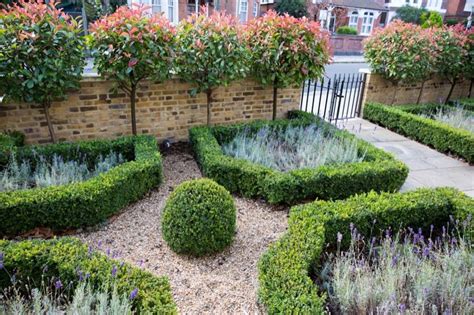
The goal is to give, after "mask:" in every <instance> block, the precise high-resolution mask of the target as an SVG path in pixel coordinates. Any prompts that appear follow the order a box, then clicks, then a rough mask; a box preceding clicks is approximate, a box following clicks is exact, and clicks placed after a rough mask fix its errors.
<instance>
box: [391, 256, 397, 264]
mask: <svg viewBox="0 0 474 315" xmlns="http://www.w3.org/2000/svg"><path fill="white" fill-rule="evenodd" d="M397 264H398V255H393V257H392V267H394V266H396V265H397Z"/></svg>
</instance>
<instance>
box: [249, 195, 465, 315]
mask: <svg viewBox="0 0 474 315" xmlns="http://www.w3.org/2000/svg"><path fill="white" fill-rule="evenodd" d="M473 214H474V200H473V199H472V198H469V197H467V196H466V195H464V194H463V193H461V192H459V191H457V190H455V189H451V188H437V189H419V190H417V191H412V192H408V193H403V194H400V193H395V194H389V193H382V194H376V193H375V192H371V193H368V194H363V195H358V196H353V197H350V198H349V199H346V200H339V201H315V202H313V203H309V204H306V205H301V206H296V207H293V208H292V209H291V210H290V218H289V228H288V231H287V232H286V234H285V235H283V237H282V238H280V239H279V240H278V241H277V242H276V243H274V244H272V245H271V246H270V248H269V249H268V250H267V252H265V253H264V254H263V256H262V257H261V259H260V261H259V265H258V271H259V276H258V279H259V285H260V289H259V298H260V300H261V302H262V303H263V304H264V305H265V306H266V309H267V311H268V313H269V314H323V313H325V306H326V296H325V294H324V293H322V292H319V291H318V287H317V285H316V284H315V283H314V282H313V280H312V279H311V277H310V275H309V273H310V271H311V270H312V269H313V268H314V266H315V264H316V263H317V261H318V258H319V257H320V255H321V254H323V251H324V250H325V248H327V246H336V242H337V233H338V232H341V233H343V235H345V237H344V236H343V241H342V244H341V246H343V247H347V246H348V243H349V238H348V237H347V235H348V234H350V231H349V225H350V223H353V224H354V225H355V226H356V227H357V230H358V231H359V232H360V233H361V234H362V235H363V236H364V237H370V236H371V235H378V233H381V232H382V231H383V230H385V229H387V228H389V227H391V228H392V229H399V228H403V227H409V226H410V227H420V228H422V229H423V230H424V231H425V232H429V231H430V225H431V224H434V225H435V226H442V225H444V224H445V223H446V222H448V221H449V220H450V215H453V216H454V217H455V218H456V219H459V220H464V219H466V218H467V217H468V216H472V215H473ZM374 220H376V225H375V226H374V225H373V222H374ZM467 230H468V231H469V230H470V231H473V226H472V221H471V226H470V227H468V229H467Z"/></svg>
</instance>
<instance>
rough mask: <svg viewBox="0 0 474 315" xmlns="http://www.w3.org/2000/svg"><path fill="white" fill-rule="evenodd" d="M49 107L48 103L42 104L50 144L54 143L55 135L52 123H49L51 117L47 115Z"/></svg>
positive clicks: (49, 103)
mask: <svg viewBox="0 0 474 315" xmlns="http://www.w3.org/2000/svg"><path fill="white" fill-rule="evenodd" d="M50 107H51V102H50V101H44V102H43V110H44V116H45V117H46V123H47V124H48V130H49V136H50V138H51V142H52V143H56V134H55V133H54V128H53V123H52V121H51V116H50V115H49V108H50Z"/></svg>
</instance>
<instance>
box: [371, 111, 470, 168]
mask: <svg viewBox="0 0 474 315" xmlns="http://www.w3.org/2000/svg"><path fill="white" fill-rule="evenodd" d="M435 106H438V107H439V105H436V104H431V105H430V104H428V105H417V106H415V105H402V106H386V105H383V104H380V103H371V102H369V103H366V104H365V106H364V109H363V116H364V119H367V120H369V121H371V122H374V123H376V124H379V125H381V126H383V127H385V128H388V129H390V130H393V131H395V132H397V133H400V134H402V135H404V136H407V137H409V138H411V139H413V140H416V141H418V142H421V143H423V144H425V145H430V146H432V147H433V148H435V149H436V150H438V151H440V152H443V153H446V152H451V153H453V154H456V155H457V156H459V157H462V158H464V159H465V160H466V161H468V162H469V163H473V162H474V134H473V133H471V132H469V131H467V130H463V129H459V128H454V127H451V126H449V125H448V124H445V123H442V122H439V121H435V120H432V119H429V118H423V117H421V116H419V115H417V114H415V113H412V112H411V111H414V112H416V113H420V112H421V111H422V109H425V110H426V109H427V108H430V107H435ZM419 108H421V109H419Z"/></svg>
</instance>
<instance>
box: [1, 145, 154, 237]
mask: <svg viewBox="0 0 474 315" xmlns="http://www.w3.org/2000/svg"><path fill="white" fill-rule="evenodd" d="M111 150H113V151H115V152H120V153H122V155H123V156H124V158H125V159H126V160H127V161H128V162H125V163H123V164H121V165H119V166H117V167H114V168H112V169H111V170H109V171H108V172H105V173H102V174H100V175H98V176H96V177H93V178H91V179H89V180H86V181H84V182H80V183H72V184H68V185H61V186H51V187H46V188H34V189H27V190H17V191H9V192H2V193H0V236H13V235H17V234H19V233H22V232H25V231H28V230H31V229H33V228H36V227H46V228H50V229H52V230H63V229H68V228H79V227H84V226H90V225H94V224H97V223H100V222H102V221H103V220H105V219H106V218H108V217H109V216H111V215H112V214H114V213H116V212H118V211H119V210H121V209H122V208H123V207H125V206H126V205H128V204H129V203H131V202H134V201H136V200H138V199H139V198H140V197H142V196H143V194H145V193H146V192H148V191H149V190H150V189H151V188H153V187H156V186H157V185H158V184H160V183H161V181H162V160H161V155H160V153H159V151H158V150H157V143H156V140H155V139H154V138H153V137H151V136H137V137H122V138H118V139H116V140H95V141H82V142H76V143H60V144H52V145H45V146H25V147H16V146H9V147H8V150H4V151H1V152H2V153H3V154H4V156H5V155H6V154H8V157H10V153H11V152H12V151H14V152H15V156H16V158H18V159H20V160H24V159H27V160H30V162H31V163H32V164H34V163H35V156H36V155H35V154H40V155H42V156H51V155H53V154H59V155H61V156H63V157H64V158H65V159H68V160H69V159H75V158H77V157H78V156H79V154H80V155H81V156H82V157H84V156H86V158H87V162H88V163H89V164H91V165H92V164H93V163H94V162H95V161H96V159H97V157H98V156H99V155H101V154H102V155H106V154H108V153H109V152H110V151H111ZM7 151H8V152H7ZM35 152H36V153H35ZM0 160H1V159H0ZM0 168H1V166H0Z"/></svg>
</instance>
